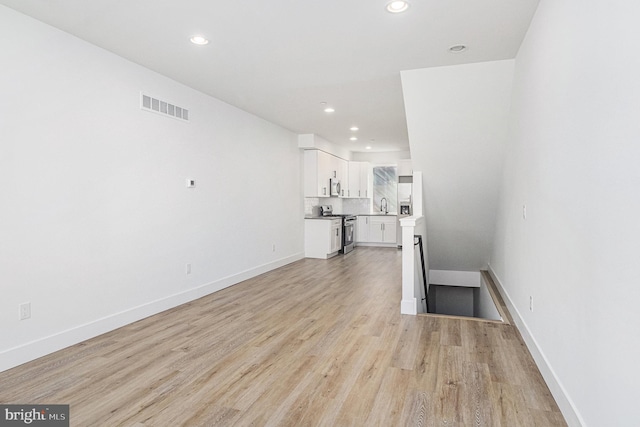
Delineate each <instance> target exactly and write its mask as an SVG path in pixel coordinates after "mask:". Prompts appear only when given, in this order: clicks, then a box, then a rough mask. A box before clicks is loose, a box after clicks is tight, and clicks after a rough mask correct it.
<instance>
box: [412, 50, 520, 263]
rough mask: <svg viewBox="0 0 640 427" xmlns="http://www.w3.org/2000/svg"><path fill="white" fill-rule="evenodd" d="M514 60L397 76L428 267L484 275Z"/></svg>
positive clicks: (492, 231)
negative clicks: (420, 187) (418, 185)
mask: <svg viewBox="0 0 640 427" xmlns="http://www.w3.org/2000/svg"><path fill="white" fill-rule="evenodd" d="M513 65H514V61H513V60H507V61H494V62H483V63H477V64H467V65H457V66H451V67H437V68H429V69H421V70H411V71H403V72H402V89H403V93H404V102H405V110H406V114H407V127H408V131H409V143H410V146H411V158H412V161H413V169H414V170H419V171H422V172H423V173H424V206H425V217H426V220H427V233H428V235H429V266H430V268H432V269H435V270H470V271H472V270H479V269H482V268H486V267H487V263H488V261H489V257H490V254H491V247H492V241H493V235H494V225H495V214H496V207H497V201H498V190H499V187H500V177H501V171H502V162H503V153H504V145H505V141H506V134H507V118H508V113H509V102H510V97H511V80H512V76H513Z"/></svg>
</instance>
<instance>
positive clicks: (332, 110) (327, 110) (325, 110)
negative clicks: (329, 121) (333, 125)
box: [324, 107, 336, 113]
mask: <svg viewBox="0 0 640 427" xmlns="http://www.w3.org/2000/svg"><path fill="white" fill-rule="evenodd" d="M334 111H336V110H334V109H333V108H331V107H327V108H325V109H324V112H325V113H333V112H334Z"/></svg>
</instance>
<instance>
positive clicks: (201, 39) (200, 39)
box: [189, 36, 209, 46]
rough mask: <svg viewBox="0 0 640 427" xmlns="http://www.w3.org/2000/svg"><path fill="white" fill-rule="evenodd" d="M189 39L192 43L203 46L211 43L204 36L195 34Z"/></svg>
mask: <svg viewBox="0 0 640 427" xmlns="http://www.w3.org/2000/svg"><path fill="white" fill-rule="evenodd" d="M189 40H191V43H193V44H197V45H201V46H203V45H205V44H208V43H209V40H207V39H206V38H205V37H203V36H193V37H191V38H190V39H189Z"/></svg>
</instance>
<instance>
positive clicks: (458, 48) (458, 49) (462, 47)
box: [449, 44, 467, 53]
mask: <svg viewBox="0 0 640 427" xmlns="http://www.w3.org/2000/svg"><path fill="white" fill-rule="evenodd" d="M465 50H467V47H466V46H465V45H463V44H456V45H453V46H451V47H450V48H449V52H450V53H461V52H464V51H465Z"/></svg>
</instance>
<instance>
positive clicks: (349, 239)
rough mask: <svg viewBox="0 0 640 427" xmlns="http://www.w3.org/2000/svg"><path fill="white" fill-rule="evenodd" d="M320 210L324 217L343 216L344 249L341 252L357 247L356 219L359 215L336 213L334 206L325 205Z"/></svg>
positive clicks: (345, 252) (344, 252)
mask: <svg viewBox="0 0 640 427" xmlns="http://www.w3.org/2000/svg"><path fill="white" fill-rule="evenodd" d="M320 212H321V214H322V216H324V217H332V218H342V249H340V253H341V254H348V253H349V252H351V251H352V250H354V249H355V247H356V221H357V219H358V218H357V217H356V216H355V215H352V214H334V213H333V206H331V205H323V206H321V207H320Z"/></svg>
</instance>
